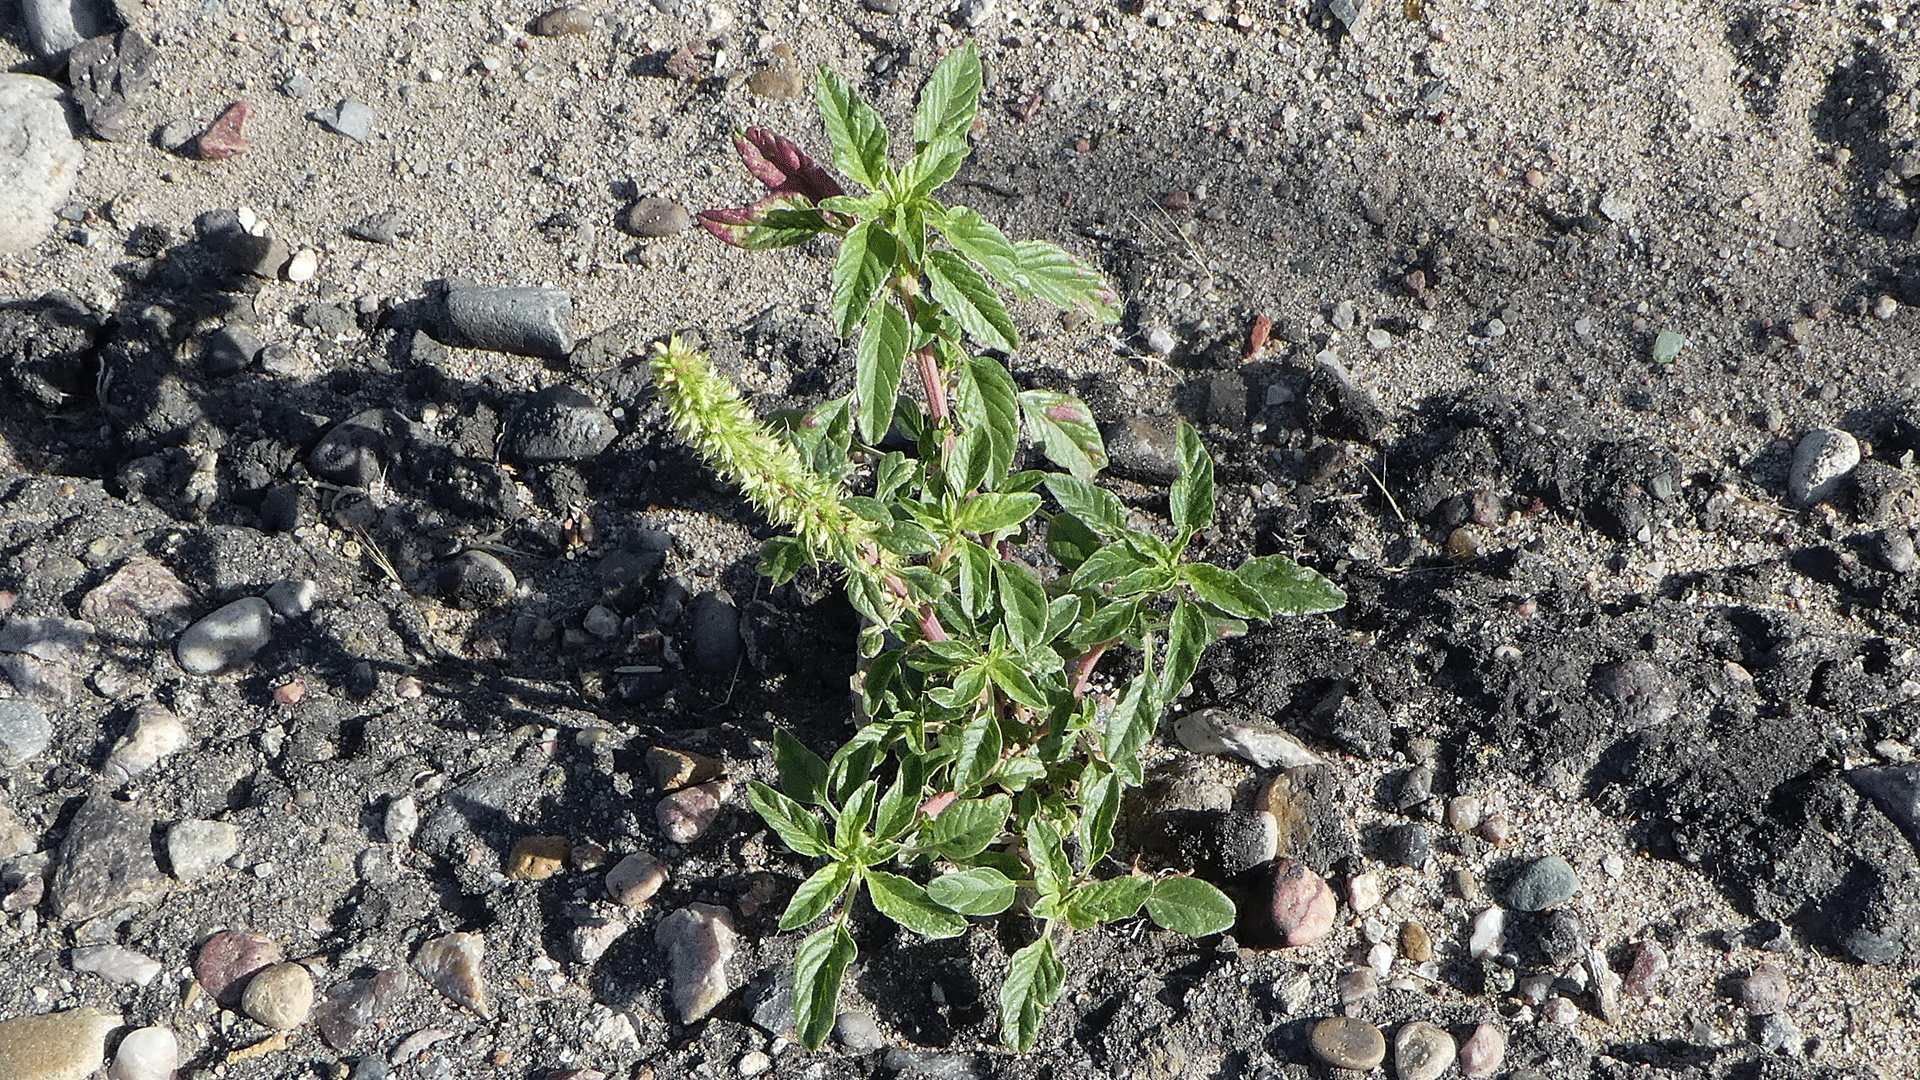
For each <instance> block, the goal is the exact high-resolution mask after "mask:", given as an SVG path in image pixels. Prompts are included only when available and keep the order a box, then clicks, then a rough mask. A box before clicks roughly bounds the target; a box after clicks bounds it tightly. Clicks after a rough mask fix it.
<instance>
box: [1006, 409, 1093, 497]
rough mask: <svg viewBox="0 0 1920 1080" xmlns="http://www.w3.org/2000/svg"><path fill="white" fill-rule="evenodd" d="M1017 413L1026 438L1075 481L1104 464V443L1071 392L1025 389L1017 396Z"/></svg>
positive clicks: (1089, 413) (1085, 478) (1089, 477)
mask: <svg viewBox="0 0 1920 1080" xmlns="http://www.w3.org/2000/svg"><path fill="white" fill-rule="evenodd" d="M1020 415H1021V416H1022V417H1024V418H1025V421H1026V428H1027V437H1028V438H1030V439H1032V440H1033V441H1034V442H1037V443H1039V444H1040V448H1041V449H1042V450H1044V451H1045V452H1046V455H1047V459H1048V460H1049V461H1052V462H1053V463H1054V464H1055V465H1058V466H1060V467H1061V468H1063V469H1065V470H1067V471H1068V472H1069V473H1072V474H1073V478H1074V479H1075V480H1079V481H1082V482H1088V481H1091V480H1092V479H1093V478H1094V476H1096V475H1098V474H1099V472H1100V471H1101V470H1102V469H1105V468H1106V467H1107V444H1106V442H1105V441H1104V440H1103V439H1101V437H1100V425H1098V424H1096V423H1094V420H1093V410H1092V409H1090V408H1088V407H1087V403H1086V402H1084V401H1081V400H1080V399H1079V398H1077V397H1074V396H1073V395H1072V394H1056V393H1054V392H1053V391H1051V390H1028V391H1025V392H1023V393H1022V394H1021V395H1020Z"/></svg>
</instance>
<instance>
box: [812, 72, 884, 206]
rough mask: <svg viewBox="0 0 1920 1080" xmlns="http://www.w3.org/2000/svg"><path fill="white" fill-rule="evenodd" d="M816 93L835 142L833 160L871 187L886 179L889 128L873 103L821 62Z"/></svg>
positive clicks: (841, 169)
mask: <svg viewBox="0 0 1920 1080" xmlns="http://www.w3.org/2000/svg"><path fill="white" fill-rule="evenodd" d="M815 96H816V97H818V98H819V100H820V118H821V119H822V120H824V121H826V125H827V137H828V138H829V139H831V140H832V141H833V163H834V165H836V166H838V167H839V169H840V171H841V172H843V173H846V174H847V175H848V176H850V177H852V178H853V179H854V180H856V181H858V182H859V183H861V184H863V185H865V186H866V187H867V188H869V189H874V188H878V187H880V185H881V184H882V183H884V182H885V181H886V178H887V128H886V125H885V124H883V123H881V122H880V114H879V113H877V112H874V111H873V106H871V105H868V104H867V103H866V102H864V101H862V100H860V95H858V94H856V93H854V92H853V87H852V86H850V85H848V83H847V80H846V79H844V78H841V77H840V74H839V72H836V71H834V70H833V69H832V68H830V67H827V66H826V65H825V64H822V65H820V72H819V80H818V86H817V87H816V93H815Z"/></svg>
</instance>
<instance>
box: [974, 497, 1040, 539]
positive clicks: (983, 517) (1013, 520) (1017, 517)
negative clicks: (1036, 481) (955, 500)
mask: <svg viewBox="0 0 1920 1080" xmlns="http://www.w3.org/2000/svg"><path fill="white" fill-rule="evenodd" d="M1038 509H1040V496H1038V495H1034V494H1031V493H1024V494H1019V495H1002V494H1000V493H999V492H996V491H983V492H980V493H979V494H976V495H970V496H968V497H967V498H966V499H965V500H964V501H962V502H961V503H960V509H959V512H958V513H956V514H955V515H954V521H953V524H954V526H955V528H957V529H959V530H960V531H961V532H969V533H988V534H992V533H1000V532H1004V531H1006V530H1008V529H1012V528H1014V527H1015V526H1017V525H1019V524H1020V523H1021V522H1023V521H1025V520H1027V519H1028V518H1030V517H1032V516H1033V512H1034V511H1035V510H1038Z"/></svg>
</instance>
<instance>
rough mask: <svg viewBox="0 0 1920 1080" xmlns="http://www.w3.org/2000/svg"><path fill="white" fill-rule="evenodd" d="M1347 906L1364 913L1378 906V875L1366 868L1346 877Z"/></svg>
mask: <svg viewBox="0 0 1920 1080" xmlns="http://www.w3.org/2000/svg"><path fill="white" fill-rule="evenodd" d="M1347 906H1348V907H1350V908H1352V909H1353V910H1355V911H1357V912H1359V913H1361V914H1362V915H1364V914H1366V913H1367V912H1369V911H1372V910H1373V909H1374V908H1377V907H1379V906H1380V875H1379V874H1377V873H1375V872H1373V871H1372V870H1367V871H1365V872H1363V873H1358V874H1355V875H1353V876H1352V877H1350V878H1348V879H1347Z"/></svg>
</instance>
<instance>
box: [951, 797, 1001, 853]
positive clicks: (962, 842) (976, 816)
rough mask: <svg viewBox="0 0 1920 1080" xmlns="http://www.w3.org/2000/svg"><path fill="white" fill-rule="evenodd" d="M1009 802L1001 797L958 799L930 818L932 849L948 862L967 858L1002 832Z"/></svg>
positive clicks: (979, 851)
mask: <svg viewBox="0 0 1920 1080" xmlns="http://www.w3.org/2000/svg"><path fill="white" fill-rule="evenodd" d="M1011 813H1013V800H1012V799H1009V798H1007V797H1006V796H1005V795H991V796H988V797H987V798H984V799H961V800H959V801H957V802H955V803H953V804H952V805H951V806H949V807H947V808H946V809H945V810H942V811H940V816H939V817H937V818H934V819H933V846H934V849H935V850H937V851H939V852H940V854H942V855H945V856H946V857H947V858H949V859H954V860H965V859H971V858H973V857H974V856H975V855H978V854H980V853H981V852H982V851H985V850H986V849H987V845H988V844H991V843H993V842H994V841H995V840H998V839H999V838H1000V834H1001V833H1002V832H1004V831H1006V827H1007V815H1009V814H1011Z"/></svg>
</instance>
